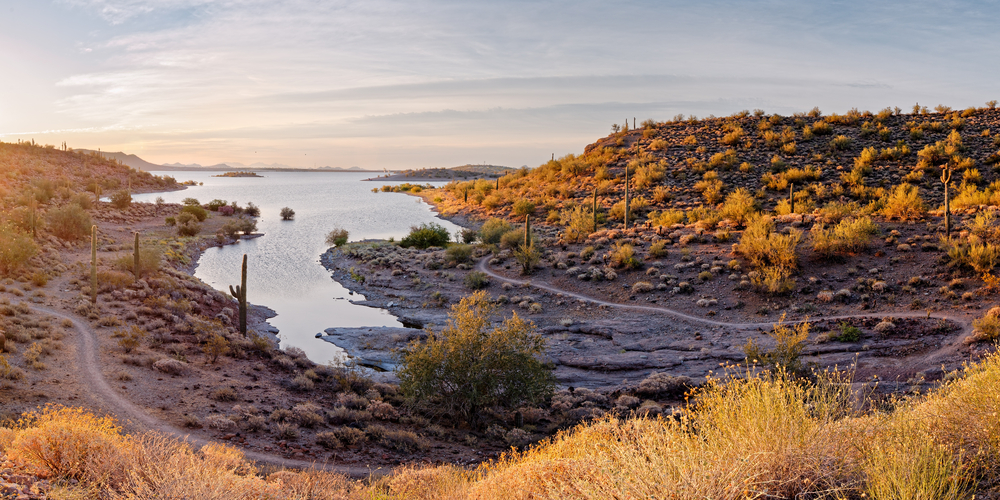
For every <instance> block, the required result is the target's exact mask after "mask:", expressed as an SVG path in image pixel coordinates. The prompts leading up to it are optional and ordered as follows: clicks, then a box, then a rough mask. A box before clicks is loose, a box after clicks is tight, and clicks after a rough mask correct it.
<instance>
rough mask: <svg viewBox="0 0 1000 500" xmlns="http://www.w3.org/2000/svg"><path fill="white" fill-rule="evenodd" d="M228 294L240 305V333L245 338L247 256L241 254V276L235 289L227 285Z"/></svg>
mask: <svg viewBox="0 0 1000 500" xmlns="http://www.w3.org/2000/svg"><path fill="white" fill-rule="evenodd" d="M229 293H231V294H233V297H236V300H238V301H239V303H240V333H241V334H243V336H244V337H246V336H247V254H243V276H242V278H241V279H240V285H238V286H237V287H236V288H235V289H234V288H233V285H229Z"/></svg>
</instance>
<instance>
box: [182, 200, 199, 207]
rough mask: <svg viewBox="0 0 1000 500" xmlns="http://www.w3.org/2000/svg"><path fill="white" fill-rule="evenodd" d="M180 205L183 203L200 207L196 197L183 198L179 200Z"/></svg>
mask: <svg viewBox="0 0 1000 500" xmlns="http://www.w3.org/2000/svg"><path fill="white" fill-rule="evenodd" d="M181 205H184V206H185V207H200V206H201V202H199V201H198V199H197V198H184V199H183V200H181Z"/></svg>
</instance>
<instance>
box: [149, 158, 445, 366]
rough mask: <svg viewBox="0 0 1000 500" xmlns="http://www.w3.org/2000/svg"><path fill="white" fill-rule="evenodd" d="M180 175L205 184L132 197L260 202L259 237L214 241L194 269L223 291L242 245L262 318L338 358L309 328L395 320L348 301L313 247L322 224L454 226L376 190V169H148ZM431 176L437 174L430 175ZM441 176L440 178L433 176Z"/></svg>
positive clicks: (291, 338)
mask: <svg viewBox="0 0 1000 500" xmlns="http://www.w3.org/2000/svg"><path fill="white" fill-rule="evenodd" d="M153 173H154V174H157V175H170V176H172V177H174V178H176V179H177V180H178V181H186V180H194V181H198V182H202V183H204V185H202V186H192V187H188V188H187V189H185V190H182V191H173V192H169V193H146V194H138V195H134V196H133V199H135V200H136V201H145V202H152V201H154V200H155V199H156V197H157V196H162V197H163V199H164V200H165V201H167V202H168V203H180V202H181V200H183V199H184V198H189V197H190V198H197V199H198V200H199V201H200V202H201V203H203V204H204V203H208V202H209V201H211V200H213V199H216V198H218V199H222V200H226V201H228V202H232V201H237V202H238V203H239V205H240V206H246V204H247V202H253V203H254V205H257V206H258V207H260V210H261V216H260V218H259V219H258V221H257V231H258V232H262V233H264V236H261V237H259V238H255V239H250V240H243V241H241V242H240V243H238V244H236V245H228V246H225V247H221V248H219V247H212V248H209V249H207V250H206V251H205V252H204V253H203V254H202V256H201V258H200V259H199V260H198V267H197V269H196V271H195V276H196V277H198V278H199V279H201V280H202V281H204V282H205V283H208V284H209V285H211V286H213V287H215V288H216V289H218V290H221V291H224V292H226V293H229V285H235V284H239V282H240V266H241V262H242V259H243V254H244V253H245V254H247V300H248V301H249V302H250V303H252V304H259V305H264V306H267V307H270V308H271V309H273V310H274V311H275V312H277V313H278V316H276V317H274V318H271V319H270V320H269V321H268V322H269V323H270V324H272V325H274V326H275V327H276V328H278V330H279V331H280V333H279V334H278V338H279V340H280V342H281V347H282V348H283V349H285V348H288V347H291V346H295V347H299V348H301V349H302V350H304V351H305V352H306V353H307V354H308V355H309V358H310V359H311V360H313V361H315V362H317V363H324V364H325V363H328V362H339V361H342V360H343V351H342V350H340V349H339V348H338V347H336V346H334V345H333V344H330V343H329V342H324V341H323V340H320V339H317V338H315V335H316V333H318V332H322V331H323V330H325V329H327V328H330V327H335V326H343V327H348V326H401V325H400V323H399V322H398V321H397V320H396V318H395V317H394V316H392V315H390V314H389V313H387V312H386V311H384V310H382V309H376V308H370V307H365V306H358V305H354V304H351V303H350V302H349V300H351V299H353V300H359V299H363V297H361V296H359V295H358V294H354V295H349V294H348V290H347V289H346V288H344V287H342V286H340V284H339V283H337V282H336V281H334V280H333V279H332V278H331V277H330V273H329V272H328V271H327V270H326V269H325V268H324V267H323V266H322V265H321V264H320V262H319V256H320V255H321V254H322V253H323V252H325V251H326V249H327V248H328V247H327V245H326V243H325V240H326V234H327V233H328V232H330V230H331V229H333V228H334V227H337V226H339V227H343V228H345V229H347V230H348V231H349V232H350V240H351V241H357V240H362V239H368V238H383V239H384V238H389V237H395V238H396V239H397V240H398V239H400V238H402V237H403V236H405V235H406V233H408V232H409V229H410V227H411V226H414V225H417V224H420V223H424V222H436V223H438V224H441V225H442V226H444V227H446V228H447V229H448V231H449V232H451V233H452V234H454V233H455V231H457V230H459V229H460V228H459V227H458V226H456V225H454V224H452V223H450V222H448V221H445V220H442V219H440V218H438V217H437V216H436V214H435V213H434V212H433V211H432V210H431V207H430V206H429V205H428V204H426V203H424V202H423V201H422V200H420V199H419V198H416V197H413V196H409V195H405V194H400V193H373V192H371V189H372V188H374V187H381V186H382V185H383V184H392V183H391V182H382V181H374V182H363V181H362V179H366V178H368V177H371V176H372V175H373V174H372V173H339V172H315V173H312V172H262V173H261V174H260V175H263V176H264V177H263V178H254V177H212V176H213V175H215V174H218V173H219V172H153ZM432 184H434V183H432ZM436 184H439V185H440V184H442V183H436ZM282 207H291V208H292V209H293V210H295V219H294V220H291V221H283V220H281V217H280V216H279V215H278V213H279V212H280V210H281V209H282Z"/></svg>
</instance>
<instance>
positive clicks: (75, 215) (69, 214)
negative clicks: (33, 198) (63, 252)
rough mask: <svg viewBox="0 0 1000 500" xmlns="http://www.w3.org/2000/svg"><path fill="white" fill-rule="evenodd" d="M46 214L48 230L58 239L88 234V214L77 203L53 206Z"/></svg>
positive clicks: (89, 220) (89, 224)
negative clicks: (60, 206)
mask: <svg viewBox="0 0 1000 500" xmlns="http://www.w3.org/2000/svg"><path fill="white" fill-rule="evenodd" d="M46 216H47V217H46V219H47V220H48V227H49V230H50V231H52V234H54V235H56V237H57V238H59V239H63V240H78V239H81V238H84V237H87V236H89V235H90V226H91V225H93V222H92V221H91V219H90V214H88V213H87V212H86V211H85V210H84V209H83V208H81V207H80V206H79V205H77V204H71V205H66V206H65V207H62V208H53V209H51V210H49V212H48V213H47V214H46Z"/></svg>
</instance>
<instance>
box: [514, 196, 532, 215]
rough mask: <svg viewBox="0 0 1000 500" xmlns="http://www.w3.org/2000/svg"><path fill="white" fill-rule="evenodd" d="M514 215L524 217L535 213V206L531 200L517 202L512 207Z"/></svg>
mask: <svg viewBox="0 0 1000 500" xmlns="http://www.w3.org/2000/svg"><path fill="white" fill-rule="evenodd" d="M512 211H513V213H514V215H516V216H518V217H524V216H525V215H531V214H533V213H535V204H534V203H533V202H531V201H530V200H517V201H515V202H514V206H513V207H512Z"/></svg>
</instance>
